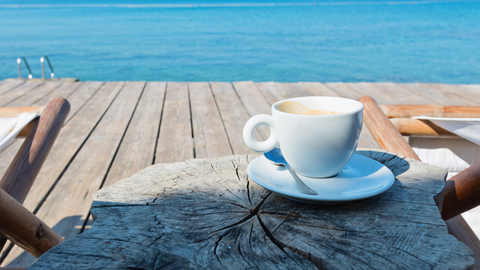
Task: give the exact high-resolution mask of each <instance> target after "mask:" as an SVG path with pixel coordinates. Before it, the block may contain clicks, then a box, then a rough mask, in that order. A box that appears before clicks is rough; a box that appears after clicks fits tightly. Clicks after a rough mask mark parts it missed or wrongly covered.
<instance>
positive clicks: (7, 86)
mask: <svg viewBox="0 0 480 270" xmlns="http://www.w3.org/2000/svg"><path fill="white" fill-rule="evenodd" d="M24 83H25V81H24V80H3V81H0V95H2V94H4V93H7V92H10V91H12V90H13V89H15V88H16V87H18V86H20V85H22V84H24Z"/></svg>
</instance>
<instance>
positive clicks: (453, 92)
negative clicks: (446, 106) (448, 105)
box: [418, 83, 480, 106]
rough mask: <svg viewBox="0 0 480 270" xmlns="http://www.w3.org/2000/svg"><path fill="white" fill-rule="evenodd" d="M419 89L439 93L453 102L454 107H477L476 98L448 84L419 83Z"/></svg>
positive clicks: (477, 99)
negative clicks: (422, 88)
mask: <svg viewBox="0 0 480 270" xmlns="http://www.w3.org/2000/svg"><path fill="white" fill-rule="evenodd" d="M418 85H420V86H421V87H424V88H426V89H428V90H430V91H432V90H435V91H437V92H439V93H440V94H441V95H442V96H443V97H444V98H445V99H448V100H449V101H450V102H453V103H454V105H469V106H478V104H479V101H480V99H479V98H478V96H475V95H472V94H469V93H467V91H462V89H460V88H457V87H455V86H454V85H450V84H433V83H432V84H430V83H429V84H426V83H419V84H418Z"/></svg>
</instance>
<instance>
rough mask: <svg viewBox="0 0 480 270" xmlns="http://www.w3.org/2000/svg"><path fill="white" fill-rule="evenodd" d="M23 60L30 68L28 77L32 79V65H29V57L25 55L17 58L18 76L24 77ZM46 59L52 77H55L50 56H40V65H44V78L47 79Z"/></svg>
mask: <svg viewBox="0 0 480 270" xmlns="http://www.w3.org/2000/svg"><path fill="white" fill-rule="evenodd" d="M22 60H23V62H25V66H26V67H27V69H28V78H29V79H32V78H33V76H32V70H31V69H30V66H29V65H28V62H27V59H26V58H25V57H19V58H17V65H18V78H19V79H22ZM45 60H47V63H48V66H49V67H50V71H51V72H50V77H51V79H53V78H54V77H55V73H54V71H53V66H52V63H50V59H48V56H42V57H40V65H41V66H42V79H43V80H46V78H45Z"/></svg>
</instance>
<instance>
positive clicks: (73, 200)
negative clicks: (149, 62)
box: [4, 82, 143, 267]
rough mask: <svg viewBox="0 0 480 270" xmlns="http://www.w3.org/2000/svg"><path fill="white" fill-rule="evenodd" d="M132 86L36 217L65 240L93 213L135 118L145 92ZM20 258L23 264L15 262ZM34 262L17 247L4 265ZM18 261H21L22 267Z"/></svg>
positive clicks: (119, 95)
mask: <svg viewBox="0 0 480 270" xmlns="http://www.w3.org/2000/svg"><path fill="white" fill-rule="evenodd" d="M121 84H123V83H120V85H121ZM132 84H133V85H134V84H136V83H132V82H127V83H126V84H125V90H122V91H121V92H120V94H118V96H117V98H115V100H114V101H113V103H112V104H111V106H110V107H109V108H108V110H107V112H106V113H105V115H104V116H103V117H102V119H101V121H100V123H99V124H98V125H97V127H95V129H94V130H93V132H92V133H91V134H90V136H89V138H88V140H87V141H86V142H85V144H84V145H83V147H82V148H81V150H80V151H79V152H78V154H77V155H76V156H75V158H74V159H73V161H72V162H71V164H70V165H69V166H68V168H67V170H66V171H65V173H64V174H63V175H62V176H61V178H60V179H59V181H58V182H57V184H56V186H55V188H54V189H53V190H52V192H51V193H50V194H49V196H48V198H47V200H45V202H44V203H43V205H42V206H41V208H40V209H39V210H38V212H37V213H36V215H37V217H39V218H40V219H41V220H43V221H44V222H45V223H46V224H47V225H49V226H51V227H52V228H53V229H54V231H56V232H57V233H58V234H60V235H61V236H63V237H65V239H69V238H71V237H73V236H75V235H77V234H78V233H79V231H80V230H81V229H82V227H83V224H84V222H85V220H86V218H87V215H88V213H89V212H90V206H91V203H92V201H93V193H95V192H96V191H97V190H98V188H99V187H100V185H101V184H102V182H103V179H104V177H105V176H106V173H107V171H108V168H109V166H110V164H111V162H112V159H113V157H114V155H115V153H116V151H117V148H118V146H119V143H120V141H121V139H122V137H123V134H124V131H125V129H126V128H127V125H128V123H129V121H130V118H131V117H132V114H133V112H134V110H135V107H136V105H137V102H138V99H139V97H140V95H141V93H142V91H143V88H136V87H130V85H132ZM118 85H119V84H117V86H118ZM84 119H85V118H84ZM86 119H88V118H86ZM69 125H70V124H69ZM69 125H67V126H65V128H66V127H68V126H69ZM20 254H21V256H22V258H21V260H16V261H15V262H13V260H14V259H15V258H17V256H19V255H20ZM32 259H33V257H31V256H30V255H28V256H27V255H24V254H22V251H21V250H20V249H18V248H16V247H15V248H13V249H12V251H11V252H10V253H9V255H8V256H7V258H6V259H5V261H4V264H9V263H10V262H13V263H12V264H10V265H9V266H11V267H21V266H26V265H27V263H31V262H32ZM17 261H21V264H20V263H17Z"/></svg>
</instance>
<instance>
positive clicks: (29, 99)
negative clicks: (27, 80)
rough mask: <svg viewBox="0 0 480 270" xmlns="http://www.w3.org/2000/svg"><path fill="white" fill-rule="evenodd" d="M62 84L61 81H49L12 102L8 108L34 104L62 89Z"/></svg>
mask: <svg viewBox="0 0 480 270" xmlns="http://www.w3.org/2000/svg"><path fill="white" fill-rule="evenodd" d="M61 85H62V82H60V81H47V82H45V83H44V84H42V85H40V86H39V87H37V88H36V89H35V91H32V92H30V93H28V94H26V95H23V96H21V97H19V98H17V99H15V100H14V101H12V102H10V103H9V104H8V105H7V106H8V107H20V106H24V105H23V104H33V103H34V102H35V101H36V100H38V99H40V98H42V97H44V96H46V95H48V94H49V93H50V92H52V91H53V90H55V89H56V88H58V87H60V86H61Z"/></svg>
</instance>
